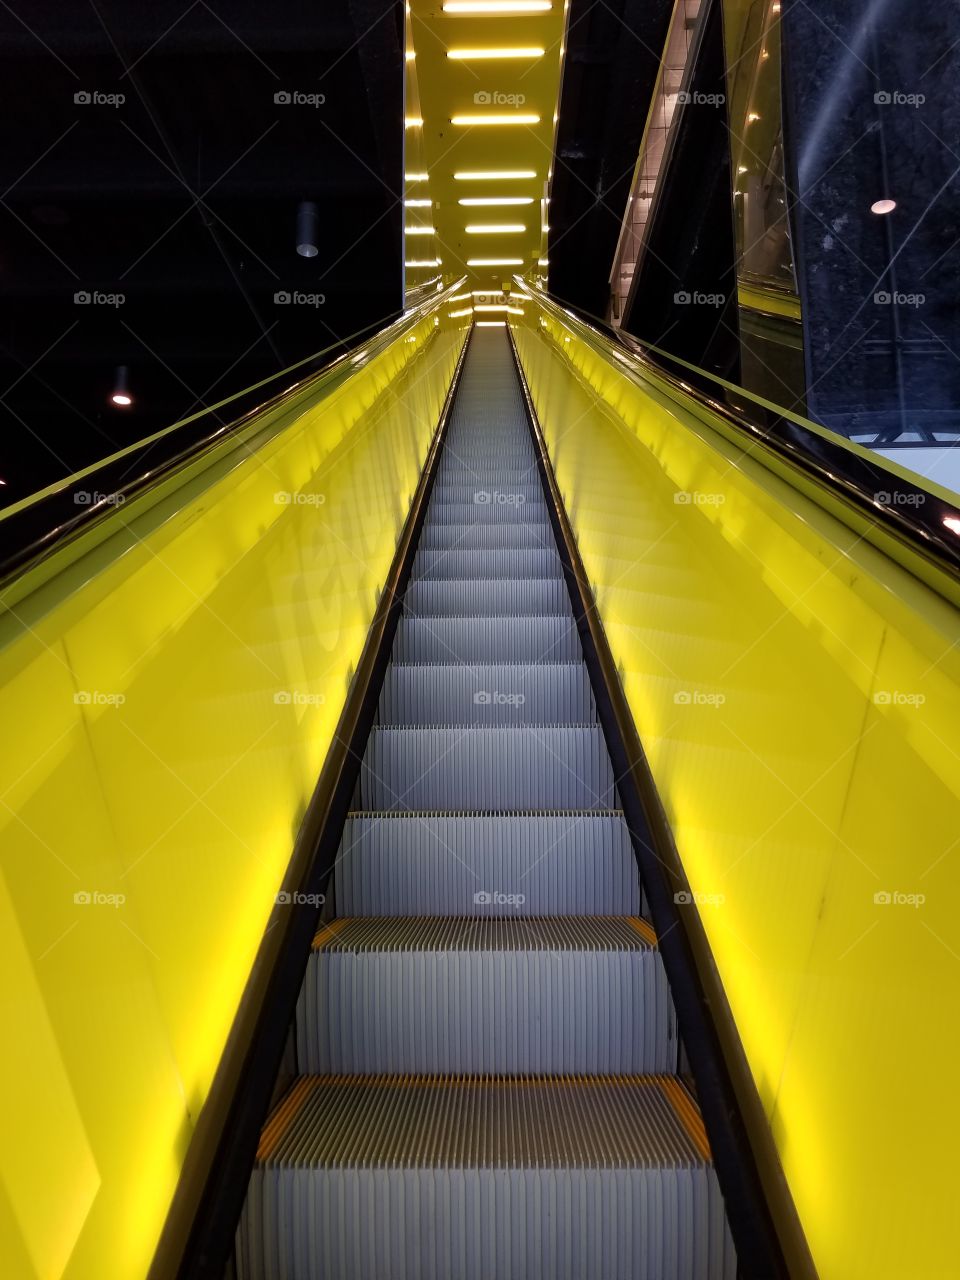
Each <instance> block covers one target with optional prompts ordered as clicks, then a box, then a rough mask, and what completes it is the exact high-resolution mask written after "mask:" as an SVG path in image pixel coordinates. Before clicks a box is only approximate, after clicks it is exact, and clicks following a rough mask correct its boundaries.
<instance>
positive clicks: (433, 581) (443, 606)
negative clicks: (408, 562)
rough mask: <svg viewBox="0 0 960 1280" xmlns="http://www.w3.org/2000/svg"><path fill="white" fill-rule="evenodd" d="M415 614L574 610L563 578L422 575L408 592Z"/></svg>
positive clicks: (518, 613)
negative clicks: (450, 578) (440, 578)
mask: <svg viewBox="0 0 960 1280" xmlns="http://www.w3.org/2000/svg"><path fill="white" fill-rule="evenodd" d="M403 602H404V605H405V607H406V612H407V613H408V614H409V615H410V616H412V617H433V618H438V617H448V618H457V617H459V618H466V617H471V618H473V617H477V616H478V615H479V616H481V617H482V616H483V615H484V614H486V615H487V616H488V617H491V618H511V617H517V618H520V617H537V616H542V615H544V614H554V615H557V614H572V612H573V611H572V608H571V605H570V596H569V593H568V592H567V588H566V584H565V583H564V581H563V579H562V578H499V579H497V578H467V579H456V578H455V579H453V580H451V581H448V582H441V581H440V580H439V579H437V578H421V579H420V581H419V582H412V583H411V584H410V585H409V586H408V587H407V590H406V592H405V593H404V597H403Z"/></svg>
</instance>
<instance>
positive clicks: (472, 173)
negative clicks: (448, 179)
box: [453, 169, 537, 182]
mask: <svg viewBox="0 0 960 1280" xmlns="http://www.w3.org/2000/svg"><path fill="white" fill-rule="evenodd" d="M453 176H454V178H455V180H456V181H457V182H509V181H511V180H512V179H513V178H535V177H536V176H537V173H536V170H535V169H461V170H460V172H459V173H455V174H454V175H453Z"/></svg>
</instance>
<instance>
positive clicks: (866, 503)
mask: <svg viewBox="0 0 960 1280" xmlns="http://www.w3.org/2000/svg"><path fill="white" fill-rule="evenodd" d="M517 284H518V286H519V287H520V288H521V289H522V290H523V292H524V293H525V294H526V295H527V296H528V297H529V298H530V299H531V301H534V302H537V303H539V304H540V305H541V306H542V307H544V308H545V309H547V310H549V311H551V312H552V313H553V314H554V315H555V316H556V318H558V319H559V320H560V321H561V323H563V324H565V325H566V326H567V327H569V328H570V329H571V332H574V333H576V334H577V335H578V336H580V337H584V338H586V339H587V340H588V341H590V342H591V343H592V345H593V346H594V347H595V349H598V350H599V351H600V353H601V354H603V355H605V356H610V357H613V358H614V359H616V360H617V362H618V363H619V364H621V365H622V366H623V368H624V370H625V371H627V372H630V373H632V374H633V375H634V376H635V377H637V378H640V379H642V380H644V381H645V382H648V383H649V382H650V381H653V382H655V383H656V384H657V385H658V388H659V389H660V390H663V391H665V392H666V393H667V394H668V395H670V396H671V398H673V399H675V400H678V401H679V402H680V403H681V404H683V403H686V404H689V402H690V401H693V402H694V403H695V404H696V405H697V406H698V407H699V408H701V409H703V410H706V411H707V413H708V414H709V415H710V416H711V417H713V418H714V419H717V418H719V419H720V420H721V421H722V422H723V423H724V424H725V425H726V426H727V427H728V428H731V429H732V430H733V432H734V433H735V435H736V438H737V439H738V441H741V442H743V443H745V444H746V445H747V447H748V448H749V449H751V450H755V449H756V448H757V446H760V447H761V448H764V449H766V450H769V451H770V452H772V453H774V454H776V455H777V457H778V458H780V459H782V460H784V461H786V462H787V463H789V464H790V465H791V467H793V468H795V469H799V470H801V471H803V472H804V473H805V474H806V475H807V476H808V477H810V478H811V479H813V480H814V481H815V482H816V485H817V486H819V487H821V488H822V489H824V490H826V491H827V492H829V493H831V494H832V495H834V496H835V497H836V498H838V499H840V503H841V509H846V510H850V509H851V508H852V509H853V510H855V511H856V512H857V513H858V515H859V516H860V519H861V520H865V521H866V522H867V528H866V530H865V531H864V530H863V529H856V532H858V533H863V536H864V537H865V538H866V539H867V540H868V541H871V542H873V543H874V544H875V545H879V546H880V549H881V550H883V551H885V552H887V553H888V554H889V553H890V551H891V544H892V546H893V547H898V548H900V549H901V550H902V552H903V553H904V554H903V555H898V556H897V557H896V558H897V559H898V560H899V561H900V563H901V564H903V565H904V567H906V568H907V569H909V570H910V571H911V572H914V573H916V574H917V576H919V577H921V578H923V580H924V581H926V582H927V583H928V585H931V586H933V587H935V589H937V590H939V591H940V592H941V594H944V595H946V596H947V598H948V599H950V600H951V601H952V602H953V603H960V499H955V500H952V501H951V498H950V495H949V493H948V491H946V490H942V491H940V492H936V491H934V489H931V488H926V487H924V486H923V485H922V484H921V483H919V481H917V482H914V481H912V480H910V479H909V478H908V477H905V476H902V475H901V474H900V473H899V470H896V469H894V468H892V467H891V466H890V465H889V463H888V460H887V459H885V458H882V457H880V456H879V455H877V456H876V457H874V456H873V455H872V454H871V453H870V451H869V450H867V449H866V448H864V447H861V446H859V445H856V444H854V443H853V442H852V441H848V440H845V439H844V438H843V437H842V436H838V435H836V434H835V433H833V432H831V431H830V430H829V429H828V428H826V427H822V426H818V424H816V423H814V422H809V421H807V420H805V419H804V418H801V417H800V416H799V415H797V414H794V413H792V412H790V411H789V410H787V409H784V408H782V407H780V406H778V405H775V404H773V403H771V402H769V401H767V400H764V399H763V398H762V397H760V396H757V395H755V394H753V393H752V392H749V391H747V390H746V389H745V388H743V387H738V386H736V385H735V384H734V383H731V382H728V381H726V380H725V379H723V378H720V377H718V376H717V375H716V374H713V373H710V372H709V371H708V370H706V369H700V368H698V367H697V366H696V365H692V364H690V363H688V362H687V361H686V360H682V359H680V358H679V357H677V356H674V355H672V354H671V353H670V352H667V351H663V350H661V349H660V348H659V347H654V346H652V345H650V344H648V343H642V342H640V341H639V340H638V339H636V338H634V337H632V336H631V335H630V334H625V333H622V332H621V331H620V330H618V329H614V328H613V327H611V326H610V325H608V324H607V323H606V322H605V321H603V320H601V319H599V317H597V316H593V315H590V314H589V313H587V312H582V311H580V310H579V309H577V308H574V307H571V306H569V305H568V304H566V303H560V302H558V301H557V300H556V299H555V298H551V297H549V296H548V295H547V294H546V293H544V292H542V291H537V290H533V289H531V288H530V287H529V285H528V284H526V282H524V281H522V280H520V278H519V277H517ZM671 365H673V366H675V367H678V368H680V369H682V370H683V371H684V372H686V373H687V374H688V375H690V377H691V378H694V379H696V380H697V381H699V382H700V383H701V385H700V386H697V385H696V383H695V382H693V381H687V379H686V378H684V377H681V376H680V374H679V373H677V372H676V371H675V369H672V368H671V367H670V366H671ZM711 384H712V386H713V387H714V388H716V389H717V390H716V393H715V394H714V395H710V394H709V393H708V392H707V391H706V390H705V389H704V387H705V386H709V385H711ZM726 393H733V394H735V395H736V396H737V398H738V400H739V401H746V402H748V403H749V405H750V409H749V410H748V409H747V407H746V406H745V405H744V404H742V403H738V404H730V403H722V402H721V401H720V400H719V399H717V398H716V396H717V394H720V395H722V394H726ZM934 488H935V489H939V486H935V487H934ZM878 535H886V539H884V538H883V537H882V536H878ZM918 560H919V562H920V563H919V564H918V563H917V561H918ZM925 567H926V568H927V569H928V570H933V574H931V573H929V572H924V571H923V570H924V568H925Z"/></svg>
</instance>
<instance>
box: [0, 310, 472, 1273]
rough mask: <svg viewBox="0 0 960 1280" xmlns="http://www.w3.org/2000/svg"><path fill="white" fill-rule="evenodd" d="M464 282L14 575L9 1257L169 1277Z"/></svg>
mask: <svg viewBox="0 0 960 1280" xmlns="http://www.w3.org/2000/svg"><path fill="white" fill-rule="evenodd" d="M447 292H449V291H447ZM446 301H447V296H446V294H444V295H438V299H437V302H436V304H435V305H434V307H433V309H432V310H426V309H425V310H424V311H423V312H422V313H421V316H420V318H418V317H416V316H415V317H412V318H411V319H410V320H409V321H407V322H402V323H401V324H400V325H399V326H398V327H397V329H396V335H395V337H394V338H393V340H392V341H391V342H389V344H386V343H383V344H381V345H382V349H380V348H379V347H378V346H377V343H376V342H374V343H373V344H371V346H372V354H371V358H370V359H369V360H368V361H367V362H366V363H361V365H360V366H359V367H357V368H356V369H355V371H353V372H351V366H350V365H344V366H341V367H340V368H339V370H338V371H337V372H336V373H335V374H333V375H331V376H329V377H328V378H327V379H325V380H323V381H322V382H320V383H318V384H315V385H310V386H307V387H306V388H305V389H303V390H302V391H299V392H297V393H295V394H294V395H293V396H292V397H291V398H290V399H289V400H288V401H287V402H285V403H283V404H281V405H279V406H277V407H276V408H274V409H271V410H269V411H268V412H266V413H265V414H264V415H262V417H261V418H259V419H256V420H254V421H253V422H252V423H251V424H250V425H249V426H248V427H246V428H244V430H243V431H242V432H241V433H240V434H239V435H238V436H237V437H236V438H232V439H230V440H228V441H226V442H225V443H224V444H222V445H221V446H219V447H218V448H217V449H216V450H215V451H214V452H213V454H211V455H208V456H207V457H206V458H204V459H202V460H200V461H198V462H196V463H194V464H192V465H191V466H189V467H187V468H186V469H185V470H184V471H182V472H181V473H179V474H178V475H177V476H176V477H175V478H174V479H173V480H171V481H168V482H165V484H164V485H161V486H159V487H158V488H157V489H156V490H152V491H150V493H148V494H146V495H144V497H142V498H141V499H138V500H136V501H131V502H130V503H129V504H127V505H126V506H124V507H121V508H119V509H118V510H117V512H116V513H114V514H113V515H112V516H111V517H110V518H109V521H108V522H107V524H106V525H104V526H103V527H102V528H101V529H100V530H99V531H98V532H97V533H95V534H91V535H90V536H89V537H87V538H86V539H85V540H83V541H81V542H78V543H77V544H75V545H74V546H72V547H69V548H67V549H66V550H65V551H62V552H60V553H59V554H58V555H57V556H55V557H53V558H52V559H51V560H50V561H49V562H48V563H47V565H46V566H44V567H42V568H41V569H39V570H37V571H36V572H33V573H31V574H28V575H25V577H24V578H23V579H22V580H21V581H19V582H18V583H15V584H14V585H13V587H12V588H11V589H10V590H8V591H7V592H5V593H4V595H3V603H4V606H5V607H4V610H3V612H2V613H0V644H2V648H0V714H2V718H3V724H4V734H3V744H2V747H0V751H2V800H3V804H2V808H0V825H2V833H0V840H2V849H3V855H2V879H0V974H2V977H0V982H2V984H3V1003H4V1008H5V1012H6V1030H7V1036H8V1044H7V1046H6V1048H5V1049H4V1052H3V1053H2V1054H0V1087H2V1096H3V1097H4V1098H5V1099H6V1100H7V1111H8V1117H7V1122H6V1126H5V1137H4V1141H3V1143H2V1144H0V1146H2V1151H3V1154H2V1156H0V1275H3V1276H5V1277H11V1280H12V1278H13V1277H16V1280H41V1278H42V1280H57V1278H58V1277H61V1276H62V1277H64V1278H65V1280H132V1278H135V1277H141V1276H144V1275H145V1274H146V1272H147V1269H148V1267H149V1264H150V1260H151V1257H152V1255H153V1251H154V1248H155V1246H156V1242H157V1238H158V1235H159V1233H160V1230H161V1227H162V1225H163V1221H164V1217H165V1214H166V1211H167V1208H168V1206H169V1203H170V1200H171V1196H172V1194H173V1191H174V1188H175V1185H176V1182H177V1178H178V1175H179V1172H180V1168H181V1165H182V1163H183V1159H184V1154H185V1151H186V1149H187V1146H188V1144H189V1142H190V1137H191V1133H192V1131H193V1128H194V1125H195V1123H196V1120H197V1116H198V1114H199V1112H200V1110H201V1108H202V1106H203V1103H204V1099H205V1097H206V1096H207V1093H208V1090H209V1088H210V1082H211V1079H212V1077H213V1074H214V1071H215V1069H216V1067H217V1064H218V1061H219V1059H220V1056H221V1053H222V1050H223V1046H224V1043H225V1040H226V1037H227V1033H228V1031H229V1028H230V1025H231V1021H232V1019H233V1016H234V1013H235V1011H236V1009H237V1005H238V1002H239V1000H240V997H241V994H242V991H243V988H244V985H245V982H246V979H247V977H248V975H249V973H250V968H251V964H252V961H253V958H254V955H255V953H256V950H257V946H258V944H259V942H260V939H261V937H262V934H263V930H264V928H265V925H266V922H267V919H268V917H269V915H270V913H271V910H272V909H273V907H274V899H275V894H276V892H277V888H278V886H279V885H280V883H281V880H282V877H283V874H284V871H285V869H286V866H287V863H288V860H289V857H290V853H291V850H292V847H293V842H294V839H295V837H296V834H297V830H298V827H299V824H300V821H301V819H302V817H303V814H304V810H305V808H306V805H307V802H308V800H309V797H310V795H311V792H312V790H313V788H314V786H315V783H316V780H317V777H318V774H319V772H320V769H321V767H322V765H323V762H324V759H325V756H326V753H327V749H328V747H329V744H330V741H331V734H332V731H333V729H334V726H335V724H336V721H337V718H338V716H339V713H340V710H341V707H342V704H343V700H344V696H345V693H346V691H347V688H348V685H349V682H350V678H351V675H352V673H353V671H354V670H355V667H356V664H357V661H358V659H359V657H360V652H361V649H362V647H363V644H364V641H365V639H366V636H367V632H368V629H369V626H370V622H371V620H372V617H373V613H374V608H375V604H376V599H377V593H378V590H379V589H380V588H381V587H382V585H383V583H384V580H385V578H386V575H387V572H388V570H389V567H390V563H391V561H392V558H393V555H394V551H395V548H396V543H397V538H398V535H399V532H400V529H401V526H402V524H403V521H404V519H405V517H406V514H407V511H408V508H409V504H410V499H411V496H412V494H413V492H414V489H415V486H416V484H417V481H418V478H419V475H420V470H421V467H422V464H423V461H424V459H425V457H426V453H427V449H428V447H429V444H430V440H431V438H432V435H433V432H434V429H435V427H436V423H437V419H438V415H439V412H440V408H441V405H442V403H443V399H444V396H445V394H446V392H447V389H448V387H449V384H450V380H451V377H452V374H453V369H454V366H455V362H456V359H457V356H458V354H459V351H460V348H461V346H462V343H463V338H464V333H465V330H464V328H463V322H462V321H460V322H455V323H450V322H449V321H448V319H447V318H446V317H445V316H444V312H443V311H442V309H441V308H442V306H443V304H444V303H445V302H446ZM434 313H435V314H436V315H438V316H440V317H441V321H440V326H439V327H435V324H434ZM407 339H412V341H408V340H407ZM0 529H2V521H0Z"/></svg>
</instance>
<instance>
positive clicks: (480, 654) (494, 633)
mask: <svg viewBox="0 0 960 1280" xmlns="http://www.w3.org/2000/svg"><path fill="white" fill-rule="evenodd" d="M581 655H582V650H581V648H580V636H579V635H578V633H577V624H576V623H575V622H574V620H573V618H564V617H555V618H423V617H420V618H401V619H400V623H399V625H398V627H397V638H396V640H395V641H394V646H393V658H394V661H395V662H453V663H469V662H527V663H535V662H575V661H577V660H578V659H580V658H581Z"/></svg>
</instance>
